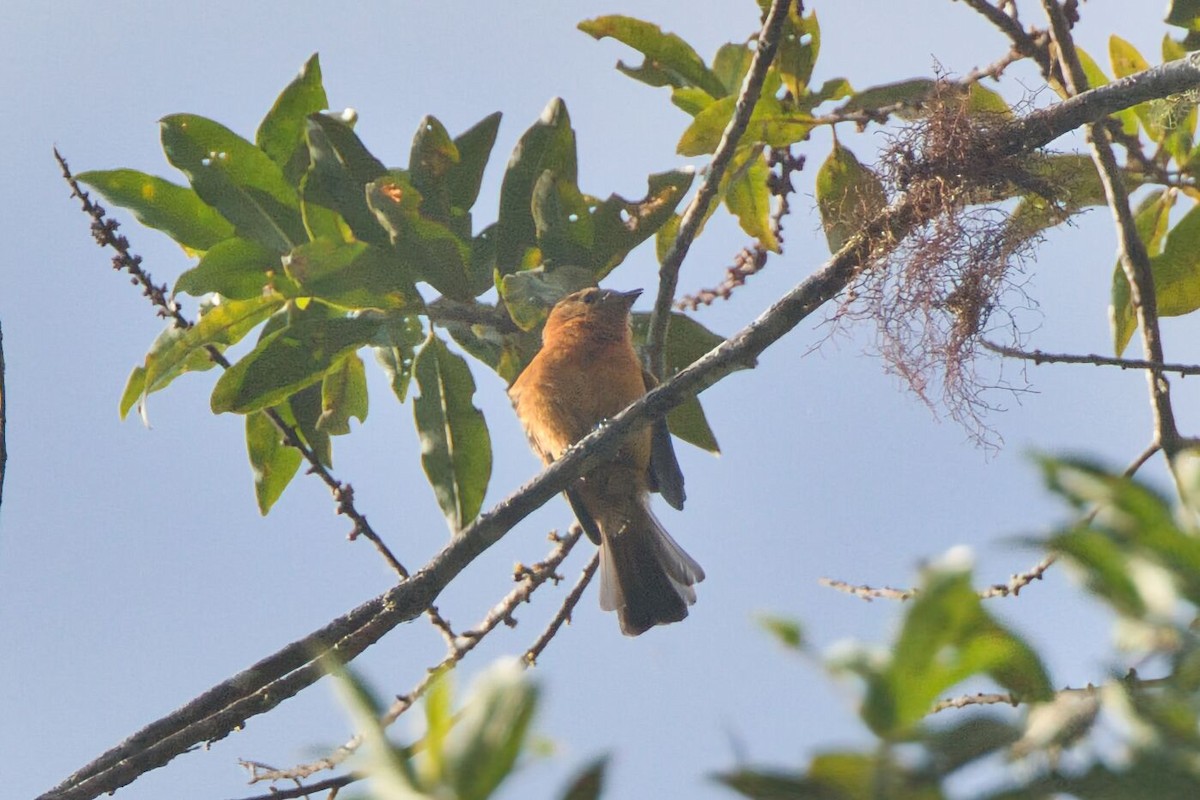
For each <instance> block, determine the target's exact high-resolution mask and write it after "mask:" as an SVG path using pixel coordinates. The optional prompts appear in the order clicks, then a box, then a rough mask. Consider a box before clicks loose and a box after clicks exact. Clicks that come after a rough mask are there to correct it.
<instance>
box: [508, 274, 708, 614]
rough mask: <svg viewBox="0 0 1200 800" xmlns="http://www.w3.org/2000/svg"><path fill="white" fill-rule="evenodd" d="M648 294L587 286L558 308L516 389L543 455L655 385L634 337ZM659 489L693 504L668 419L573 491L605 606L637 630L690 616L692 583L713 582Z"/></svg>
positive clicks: (633, 437)
mask: <svg viewBox="0 0 1200 800" xmlns="http://www.w3.org/2000/svg"><path fill="white" fill-rule="evenodd" d="M640 294H641V290H637V291H633V292H614V291H611V290H604V289H597V288H590V289H584V290H582V291H579V292H575V293H574V294H570V295H568V296H567V297H565V298H563V299H562V300H561V301H559V303H558V304H557V305H555V306H554V309H553V310H552V311H551V312H550V317H549V319H548V320H547V321H546V327H545V329H544V330H543V331H542V349H541V351H540V352H538V354H537V356H535V357H534V359H533V360H532V361H531V362H530V363H529V366H527V367H526V368H525V370H524V371H523V372H522V373H521V375H520V376H519V377H518V378H517V380H516V381H514V382H513V385H512V386H511V387H510V388H509V390H508V393H509V396H510V397H511V398H512V401H513V406H514V407H515V408H516V411H517V416H518V417H519V418H520V420H521V424H522V425H524V426H525V432H526V433H527V434H528V435H529V441H530V443H531V444H532V445H533V449H534V450H535V451H536V452H537V453H538V455H540V456H541V457H542V461H543V462H545V463H547V464H549V463H550V462H551V461H553V460H554V459H556V458H558V457H560V456H561V455H562V454H563V452H565V451H566V450H567V448H569V447H570V446H571V445H572V444H574V443H575V442H577V441H579V440H580V439H582V438H583V437H584V436H586V435H588V434H589V433H591V432H592V431H593V430H595V428H596V427H597V426H598V425H600V424H601V423H603V422H604V421H605V420H607V419H609V418H610V417H613V416H615V415H616V414H617V412H619V411H621V410H622V409H623V408H625V407H626V406H627V405H629V404H630V403H632V402H633V401H634V400H636V399H638V398H639V397H641V396H642V395H644V394H645V393H646V391H647V388H648V387H649V386H652V385H653V383H652V380H653V379H652V378H650V377H649V375H648V373H645V372H644V371H643V370H642V364H641V361H639V360H638V356H637V353H636V351H634V349H633V341H632V339H631V336H630V328H629V325H630V318H629V309H630V307H631V306H632V305H633V302H634V300H636V299H637V297H638V295H640ZM651 491H660V492H662V494H663V497H664V498H665V499H666V500H667V501H668V502H669V503H671V505H673V506H675V507H676V508H680V507H682V505H683V499H684V494H683V478H682V475H681V474H680V472H679V465H678V463H677V462H676V461H675V454H674V451H673V450H672V449H671V438H670V433H668V432H667V429H666V422H665V420H658V421H656V422H654V423H651V424H649V425H647V426H646V427H643V428H642V429H640V430H638V431H635V432H633V433H631V434H630V435H629V437H628V438H627V439H626V440H625V441H624V443H623V444H622V445H621V449H620V451H619V452H618V453H617V455H616V457H615V458H613V459H612V460H611V461H610V462H608V463H607V464H603V465H601V466H599V467H597V468H596V469H595V470H593V471H592V472H591V473H589V474H588V475H586V476H585V477H583V478H580V479H579V482H578V483H577V484H576V485H575V486H573V487H572V488H571V489H569V490H568V491H567V496H568V498H569V499H570V501H571V505H572V508H573V509H574V510H575V514H576V516H577V517H578V518H579V522H580V523H581V524H582V525H583V527H584V530H586V531H588V532H589V535H591V536H594V535H595V533H594V532H596V531H597V530H598V533H599V537H600V541H599V542H598V544H599V545H600V550H601V561H600V607H601V608H603V609H605V610H606V611H616V612H617V616H618V618H619V619H620V621H621V631H622V632H623V633H625V634H626V635H628V636H637V635H638V634H640V633H643V632H645V631H646V630H647V629H649V628H651V627H653V626H654V625H665V624H667V623H670V622H678V621H679V620H681V619H683V618H684V617H686V616H687V614H688V606H689V605H691V604H692V603H694V602H696V591H695V589H694V588H692V587H693V585H694V584H696V583H698V582H699V581H702V580H704V570H703V569H701V568H700V565H699V564H697V563H696V561H695V560H694V559H693V558H692V557H691V556H689V555H688V554H687V553H685V552H684V551H683V549H682V548H681V547H680V546H679V545H678V544H676V543H675V540H674V539H672V538H671V536H670V534H668V533H667V532H666V530H664V529H663V527H662V524H661V523H660V522H659V521H658V519H656V518H655V516H654V514H653V513H652V512H651V510H650V497H649V494H650V492H651Z"/></svg>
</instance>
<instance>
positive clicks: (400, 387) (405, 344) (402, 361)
mask: <svg viewBox="0 0 1200 800" xmlns="http://www.w3.org/2000/svg"><path fill="white" fill-rule="evenodd" d="M424 340H425V333H424V331H423V330H422V328H421V318H420V317H417V316H389V317H388V318H387V319H386V320H385V321H384V323H383V324H382V325H380V326H379V334H378V336H377V337H376V339H375V340H374V341H373V342H372V344H373V345H374V348H373V349H374V350H375V360H376V361H378V362H379V366H381V367H383V371H384V372H385V373H387V376H388V381H389V382H390V383H391V385H392V391H393V392H394V393H395V395H396V399H397V400H399V401H400V402H401V403H403V402H404V399H405V398H406V397H407V396H408V384H409V382H410V381H411V380H412V370H413V361H414V359H415V358H416V347H417V345H419V344H420V343H421V342H423V341H424Z"/></svg>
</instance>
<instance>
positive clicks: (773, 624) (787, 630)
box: [757, 614, 804, 650]
mask: <svg viewBox="0 0 1200 800" xmlns="http://www.w3.org/2000/svg"><path fill="white" fill-rule="evenodd" d="M757 622H758V624H759V626H760V627H761V628H762V629H763V630H765V631H766V632H767V633H769V634H771V635H772V636H774V637H775V640H776V641H778V642H779V643H780V644H782V645H783V646H784V647H786V648H788V649H789V650H803V649H804V629H803V628H802V627H800V623H799V621H797V620H794V619H790V618H788V617H777V616H774V615H771V614H760V615H759V616H758V619H757Z"/></svg>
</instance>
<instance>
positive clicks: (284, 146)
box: [254, 53, 329, 186]
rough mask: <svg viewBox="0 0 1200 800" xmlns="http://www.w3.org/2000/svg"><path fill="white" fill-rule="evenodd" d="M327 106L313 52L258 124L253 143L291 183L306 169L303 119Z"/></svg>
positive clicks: (319, 64) (295, 182) (318, 62)
mask: <svg viewBox="0 0 1200 800" xmlns="http://www.w3.org/2000/svg"><path fill="white" fill-rule="evenodd" d="M328 106H329V99H328V98H327V97H326V96H325V86H324V85H323V84H322V82H321V61H320V59H319V58H318V57H317V54H316V53H313V54H312V56H311V57H310V58H309V59H308V61H306V62H305V63H304V66H303V67H301V68H300V74H299V75H297V76H296V78H295V79H294V80H293V81H292V82H291V83H289V84H288V85H287V86H286V87H285V88H284V90H283V91H282V92H280V93H279V97H277V98H276V99H275V104H274V105H273V106H271V110H270V111H268V112H267V115H266V116H265V117H263V121H262V122H261V123H260V124H259V126H258V133H257V134H255V136H254V142H255V144H257V145H258V146H259V148H260V149H261V150H262V151H263V152H264V153H266V154H267V155H268V156H269V157H270V159H271V160H272V161H274V162H275V163H276V164H278V165H279V168H280V169H282V170H283V174H284V177H285V178H286V179H287V181H288V183H290V184H291V185H292V186H299V185H300V177H301V176H302V175H303V174H304V171H305V170H306V169H308V148H307V146H306V144H305V139H304V128H305V120H306V118H307V117H308V115H309V114H315V113H317V112H318V111H321V110H323V109H325V108H327V107H328Z"/></svg>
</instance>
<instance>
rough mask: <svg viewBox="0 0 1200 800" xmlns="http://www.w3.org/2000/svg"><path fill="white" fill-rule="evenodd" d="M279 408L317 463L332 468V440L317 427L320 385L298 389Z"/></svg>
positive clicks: (312, 384)
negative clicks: (285, 410)
mask: <svg viewBox="0 0 1200 800" xmlns="http://www.w3.org/2000/svg"><path fill="white" fill-rule="evenodd" d="M264 333H265V334H268V335H269V332H268V331H265V330H264ZM280 408H281V409H283V408H286V409H288V410H289V411H290V412H291V413H290V416H287V417H285V418H286V419H288V420H289V421H290V423H291V424H292V427H294V428H295V429H296V430H297V431H298V432H299V434H300V438H302V439H303V440H304V443H305V444H307V445H308V449H309V450H311V451H312V453H313V455H314V456H315V457H316V459H317V461H318V462H319V463H320V464H322V465H324V466H325V467H333V440H332V439H331V438H330V435H329V432H328V431H324V430H322V429H321V428H320V427H319V425H318V423H319V422H320V420H321V383H320V382H318V383H311V384H309V385H308V386H305V387H303V388H302V389H298V390H297V391H296V392H295V393H294V394H292V396H291V397H289V398H288V399H287V402H286V403H284V404H282V405H281V406H280Z"/></svg>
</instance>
